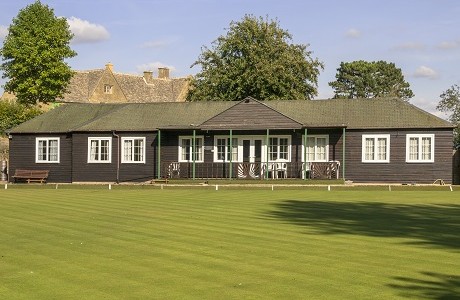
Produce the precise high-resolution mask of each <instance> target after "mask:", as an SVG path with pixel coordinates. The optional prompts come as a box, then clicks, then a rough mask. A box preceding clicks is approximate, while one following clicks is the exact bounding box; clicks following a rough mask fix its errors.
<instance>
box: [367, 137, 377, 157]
mask: <svg viewBox="0 0 460 300" xmlns="http://www.w3.org/2000/svg"><path fill="white" fill-rule="evenodd" d="M374 141H375V140H374V139H373V138H366V154H365V157H366V160H374V149H375V148H374Z"/></svg>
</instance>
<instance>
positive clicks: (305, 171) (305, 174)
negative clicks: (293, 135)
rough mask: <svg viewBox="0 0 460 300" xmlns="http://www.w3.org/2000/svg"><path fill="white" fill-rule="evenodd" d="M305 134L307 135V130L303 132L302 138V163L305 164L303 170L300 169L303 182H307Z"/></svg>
mask: <svg viewBox="0 0 460 300" xmlns="http://www.w3.org/2000/svg"><path fill="white" fill-rule="evenodd" d="M307 133H308V129H307V128H305V132H304V138H303V163H304V164H305V165H304V166H305V168H303V169H302V172H303V173H304V174H302V175H303V179H304V180H307Z"/></svg>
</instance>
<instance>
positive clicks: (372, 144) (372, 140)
mask: <svg viewBox="0 0 460 300" xmlns="http://www.w3.org/2000/svg"><path fill="white" fill-rule="evenodd" d="M362 153H363V156H362V161H363V162H371V163H387V162H390V135H388V134H376V135H363V140H362Z"/></svg>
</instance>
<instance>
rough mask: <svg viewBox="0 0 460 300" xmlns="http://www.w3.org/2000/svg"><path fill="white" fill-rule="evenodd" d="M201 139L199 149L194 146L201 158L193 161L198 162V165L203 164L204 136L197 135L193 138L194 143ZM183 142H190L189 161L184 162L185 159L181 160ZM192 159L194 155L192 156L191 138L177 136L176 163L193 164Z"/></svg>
mask: <svg viewBox="0 0 460 300" xmlns="http://www.w3.org/2000/svg"><path fill="white" fill-rule="evenodd" d="M199 139H201V141H202V142H201V147H199V148H198V146H197V145H195V146H196V147H197V149H196V150H198V153H199V154H201V155H200V156H201V157H198V159H196V160H195V162H198V163H202V162H204V136H202V135H197V136H195V142H196V140H199ZM183 140H190V146H189V147H190V149H189V150H190V159H189V160H186V159H182V141H183ZM193 157H194V154H193V136H189V135H187V136H185V135H184V136H179V146H178V159H177V161H178V162H193Z"/></svg>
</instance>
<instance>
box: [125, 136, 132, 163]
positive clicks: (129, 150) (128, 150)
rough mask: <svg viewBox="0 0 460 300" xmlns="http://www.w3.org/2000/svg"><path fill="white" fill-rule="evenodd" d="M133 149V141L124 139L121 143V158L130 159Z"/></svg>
mask: <svg viewBox="0 0 460 300" xmlns="http://www.w3.org/2000/svg"><path fill="white" fill-rule="evenodd" d="M132 151H133V141H132V140H125V141H124V143H123V160H124V161H132V157H131V153H132Z"/></svg>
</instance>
